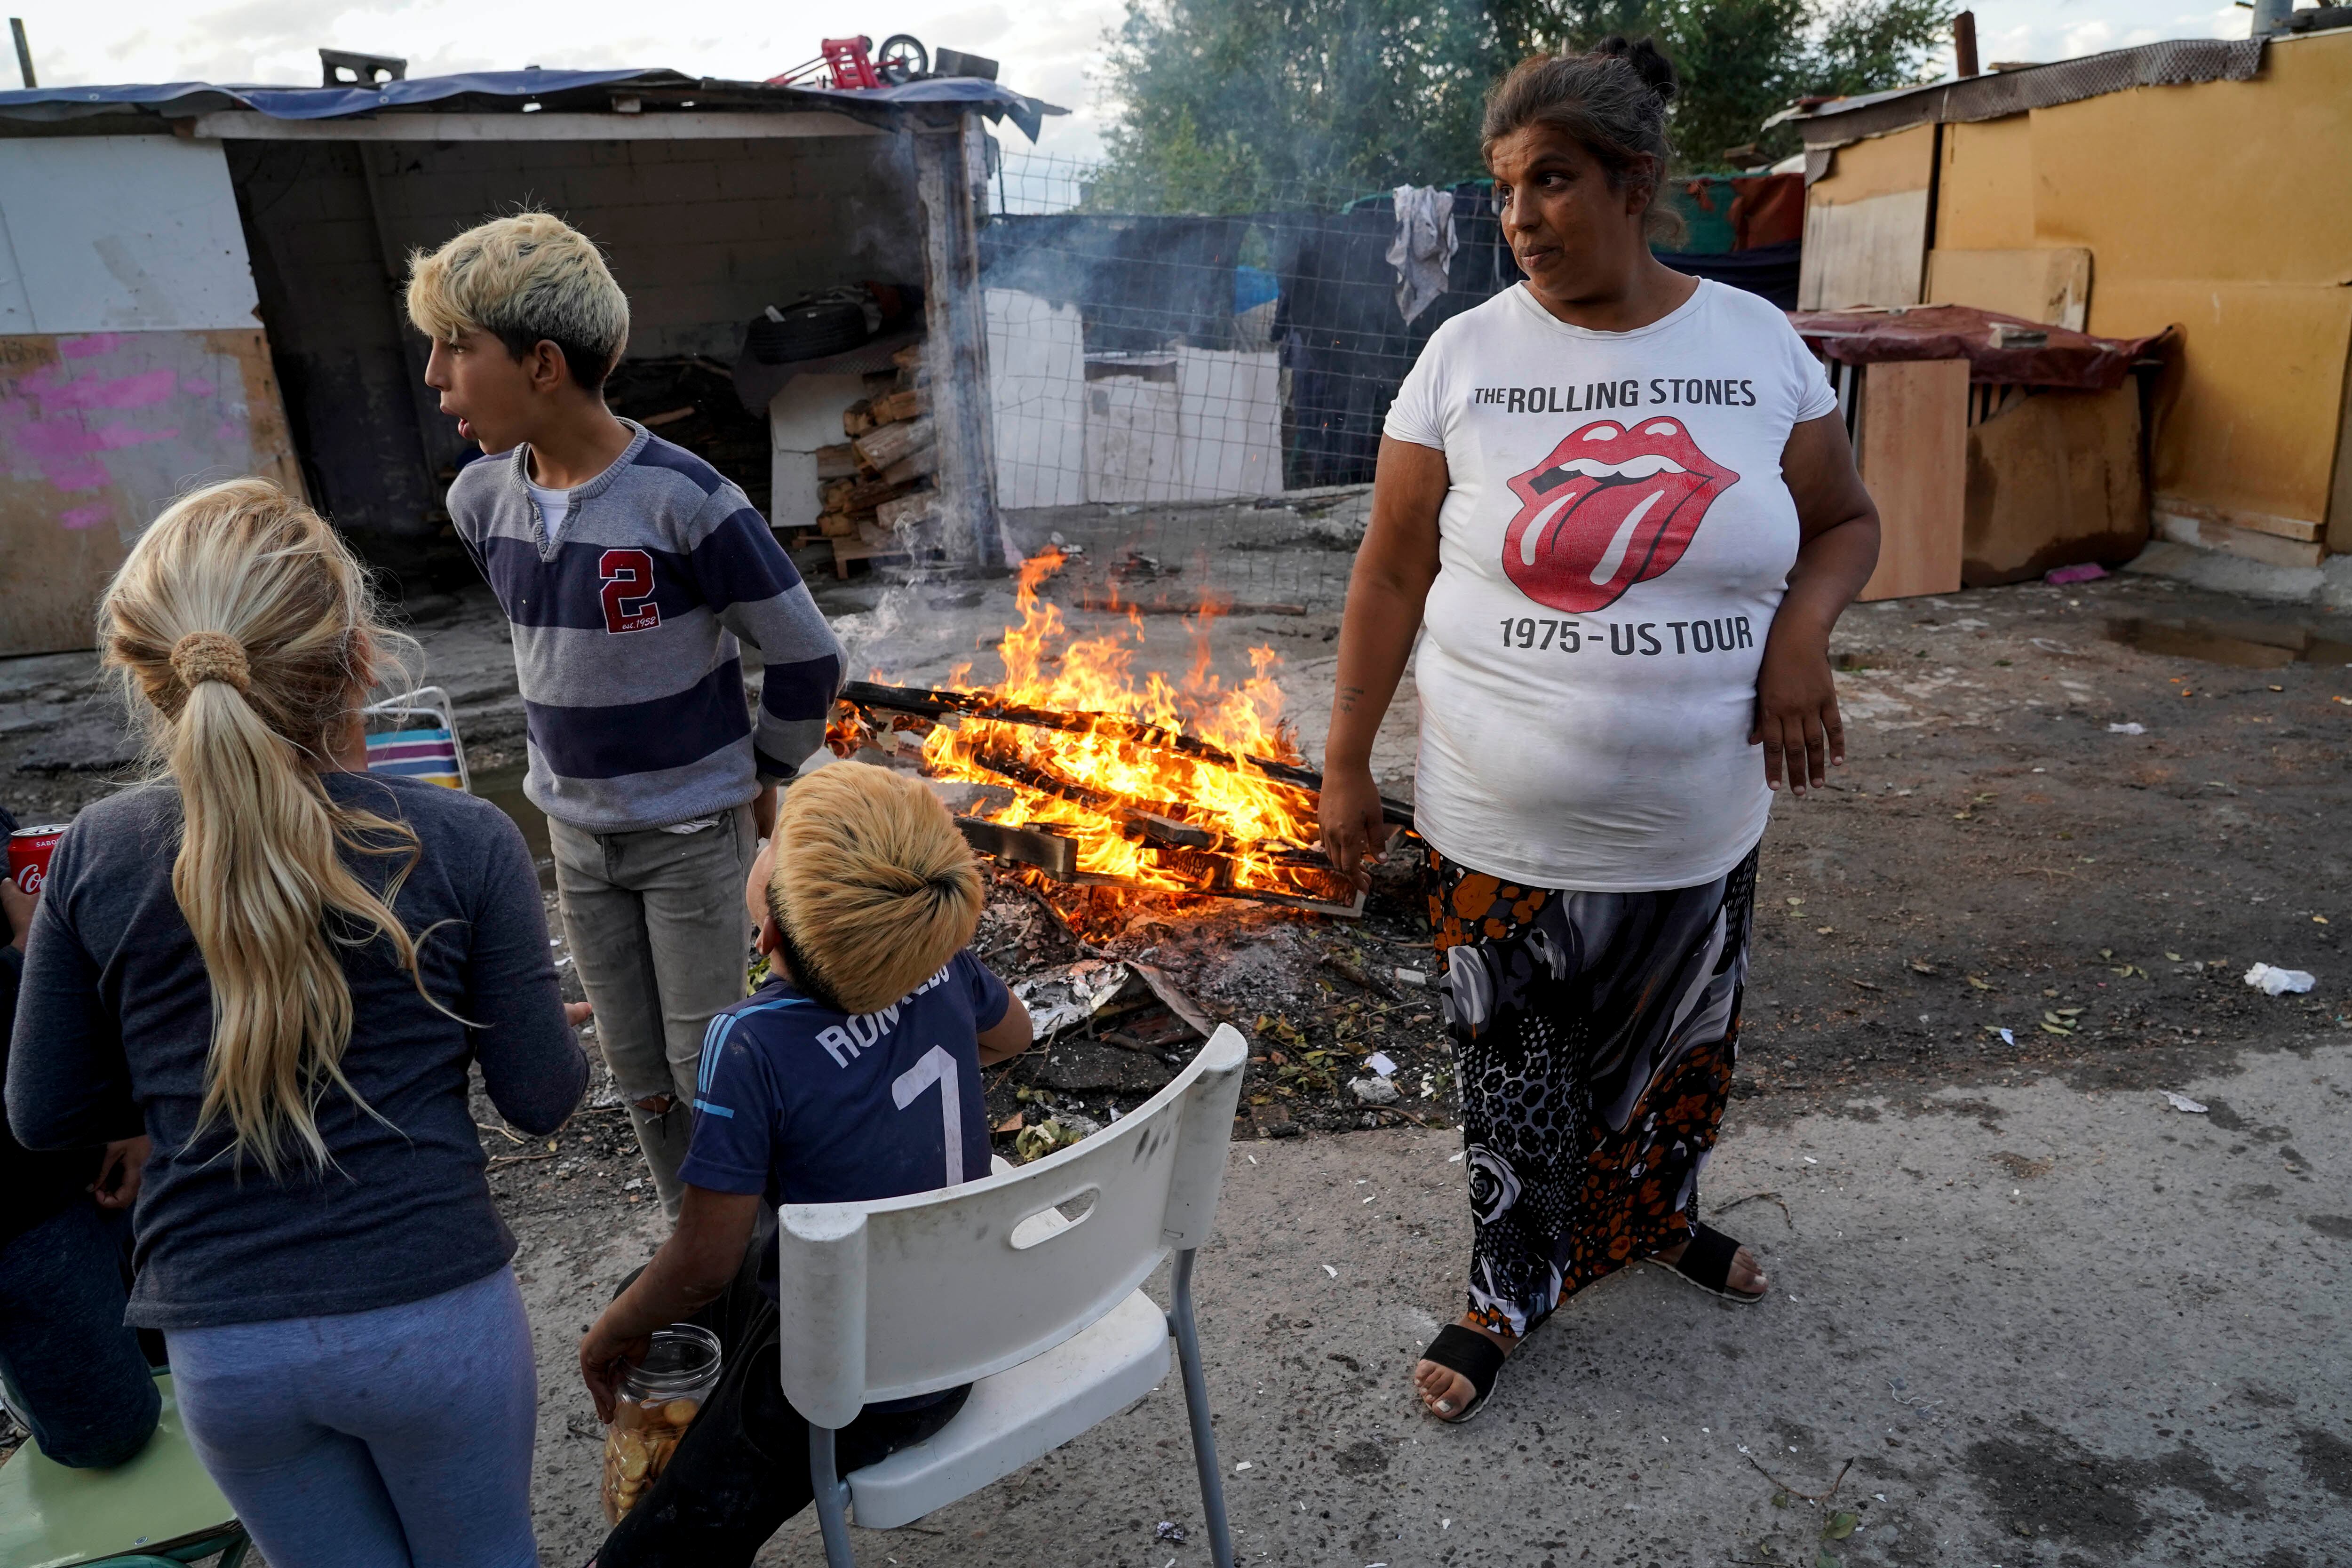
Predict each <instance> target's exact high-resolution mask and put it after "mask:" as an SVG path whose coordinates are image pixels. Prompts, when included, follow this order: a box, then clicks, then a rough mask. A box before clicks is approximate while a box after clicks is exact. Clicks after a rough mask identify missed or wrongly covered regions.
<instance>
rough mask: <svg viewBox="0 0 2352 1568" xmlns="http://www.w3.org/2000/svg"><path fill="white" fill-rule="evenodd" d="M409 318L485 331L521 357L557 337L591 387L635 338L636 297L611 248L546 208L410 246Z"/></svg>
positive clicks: (449, 330)
mask: <svg viewBox="0 0 2352 1568" xmlns="http://www.w3.org/2000/svg"><path fill="white" fill-rule="evenodd" d="M408 319H409V321H411V322H412V323H414V324H415V328H416V330H417V331H420V332H423V333H424V334H425V336H427V337H429V338H434V339H436V340H438V341H440V342H454V341H455V340H456V339H457V337H458V335H459V334H461V333H463V332H465V331H467V330H468V329H472V330H475V331H485V332H488V333H490V334H491V335H492V336H494V337H496V338H497V339H498V340H499V342H502V343H504V344H505V345H506V349H507V353H509V354H512V355H513V356H514V357H515V358H517V359H520V358H521V357H522V356H523V355H525V354H527V353H530V351H531V350H532V349H533V348H535V347H537V346H538V345H539V344H540V343H541V342H551V343H553V344H554V345H555V346H556V347H558V348H560V349H562V351H563V362H564V363H565V365H567V366H568V367H569V368H570V370H571V372H572V380H574V381H576V382H578V383H579V384H581V385H583V386H584V387H586V388H588V389H589V390H590V391H592V392H593V391H594V390H596V389H597V388H598V387H600V386H603V385H604V378H605V377H606V376H608V375H610V374H612V373H613V367H614V365H615V364H618V363H620V360H621V351H622V350H623V349H625V348H626V347H627V346H628V342H629V297H628V296H627V295H625V294H624V293H622V292H621V286H620V285H619V284H618V283H616V282H614V280H613V273H612V269H611V268H608V267H606V266H605V265H604V253H603V252H602V251H600V250H598V249H597V248H596V242H595V241H593V240H592V239H590V238H589V237H587V236H586V235H584V234H583V233H581V232H580V231H579V230H578V229H576V228H573V227H572V226H571V225H570V224H568V223H565V222H564V221H563V220H562V218H560V217H557V216H553V215H552V214H550V213H542V212H519V213H516V214H514V215H513V216H509V217H500V218H492V219H491V220H490V221H489V222H488V223H485V224H478V225H476V226H474V227H472V228H469V229H467V231H466V232H465V233H463V234H461V235H459V236H458V237H457V238H455V239H453V240H451V241H449V243H448V244H446V245H445V246H443V247H441V248H440V249H438V250H436V251H434V252H433V253H432V254H430V255H427V254H425V252H424V251H422V250H414V251H411V252H409V256H408Z"/></svg>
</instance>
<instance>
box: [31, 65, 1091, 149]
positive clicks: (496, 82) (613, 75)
mask: <svg viewBox="0 0 2352 1568" xmlns="http://www.w3.org/2000/svg"><path fill="white" fill-rule="evenodd" d="M625 83H626V84H631V85H635V86H638V87H645V88H655V87H667V88H682V89H705V90H709V91H711V92H713V93H714V94H724V95H725V96H726V98H727V99H728V100H729V102H728V107H730V109H747V110H751V111H753V112H756V111H757V110H758V109H759V108H760V107H761V106H762V105H763V102H764V103H772V105H773V106H774V107H776V108H780V109H781V108H784V107H786V106H788V105H791V104H793V102H794V101H795V100H806V99H817V100H825V101H827V102H832V103H840V104H844V105H850V104H856V105H873V106H877V107H884V108H907V107H913V106H916V105H921V104H940V105H955V104H969V105H971V106H973V107H975V108H978V109H980V110H982V111H983V112H986V113H988V114H989V115H990V116H991V118H993V117H994V116H995V115H997V114H1010V115H1011V116H1012V117H1013V120H1014V121H1015V122H1016V123H1018V124H1019V125H1020V126H1021V127H1022V129H1023V130H1024V131H1027V132H1029V135H1030V137H1031V139H1032V140H1034V139H1035V137H1036V134H1037V132H1036V130H1035V126H1036V124H1037V119H1038V116H1040V115H1041V114H1061V113H1066V112H1067V111H1066V110H1060V109H1056V108H1055V107H1054V106H1052V105H1050V104H1044V103H1040V102H1038V101H1037V100H1034V99H1032V98H1026V97H1024V96H1023V95H1022V94H1020V93H1017V92H1015V91H1013V89H1011V88H1008V87H1003V86H1000V85H998V84H997V83H995V82H992V81H982V80H981V79H979V78H976V77H936V78H932V79H929V80H925V81H913V82H908V83H907V84H906V85H905V86H903V87H886V88H880V89H875V90H871V91H856V92H852V91H836V90H835V89H831V88H819V87H784V88H772V87H768V86H766V85H765V84H763V83H760V82H722V81H710V80H706V79H702V78H698V77H690V76H684V75H681V74H680V73H678V72H677V71H671V70H646V69H642V68H639V69H631V70H539V69H531V70H519V71H467V72H464V73H461V74H459V75H457V76H430V77H418V78H415V79H412V80H405V81H387V82H383V83H382V84H380V85H354V86H348V87H260V86H251V85H245V84H237V83H215V82H202V81H174V82H151V83H141V84H133V85H126V86H121V87H41V88H27V89H18V90H16V91H14V92H0V115H5V116H7V117H9V118H13V119H23V120H66V119H78V118H80V117H82V116H86V115H90V114H102V113H106V112H108V111H110V110H119V109H150V110H159V111H160V110H166V108H167V106H168V108H169V109H170V110H176V112H177V113H179V114H182V115H186V114H199V113H205V112H209V111H214V110H228V109H247V110H253V111H254V112H256V113H258V114H266V115H268V116H269V117H270V118H271V119H273V120H341V119H349V118H352V117H354V116H359V115H372V114H375V113H377V112H378V111H380V110H404V109H417V108H421V107H423V106H425V105H426V104H433V103H440V102H444V101H446V100H450V99H457V98H472V99H507V100H514V101H516V102H517V103H520V102H525V101H529V100H545V99H551V98H561V97H562V96H564V95H566V94H570V93H574V92H581V91H583V90H592V89H598V88H611V87H617V86H620V85H622V84H625Z"/></svg>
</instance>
